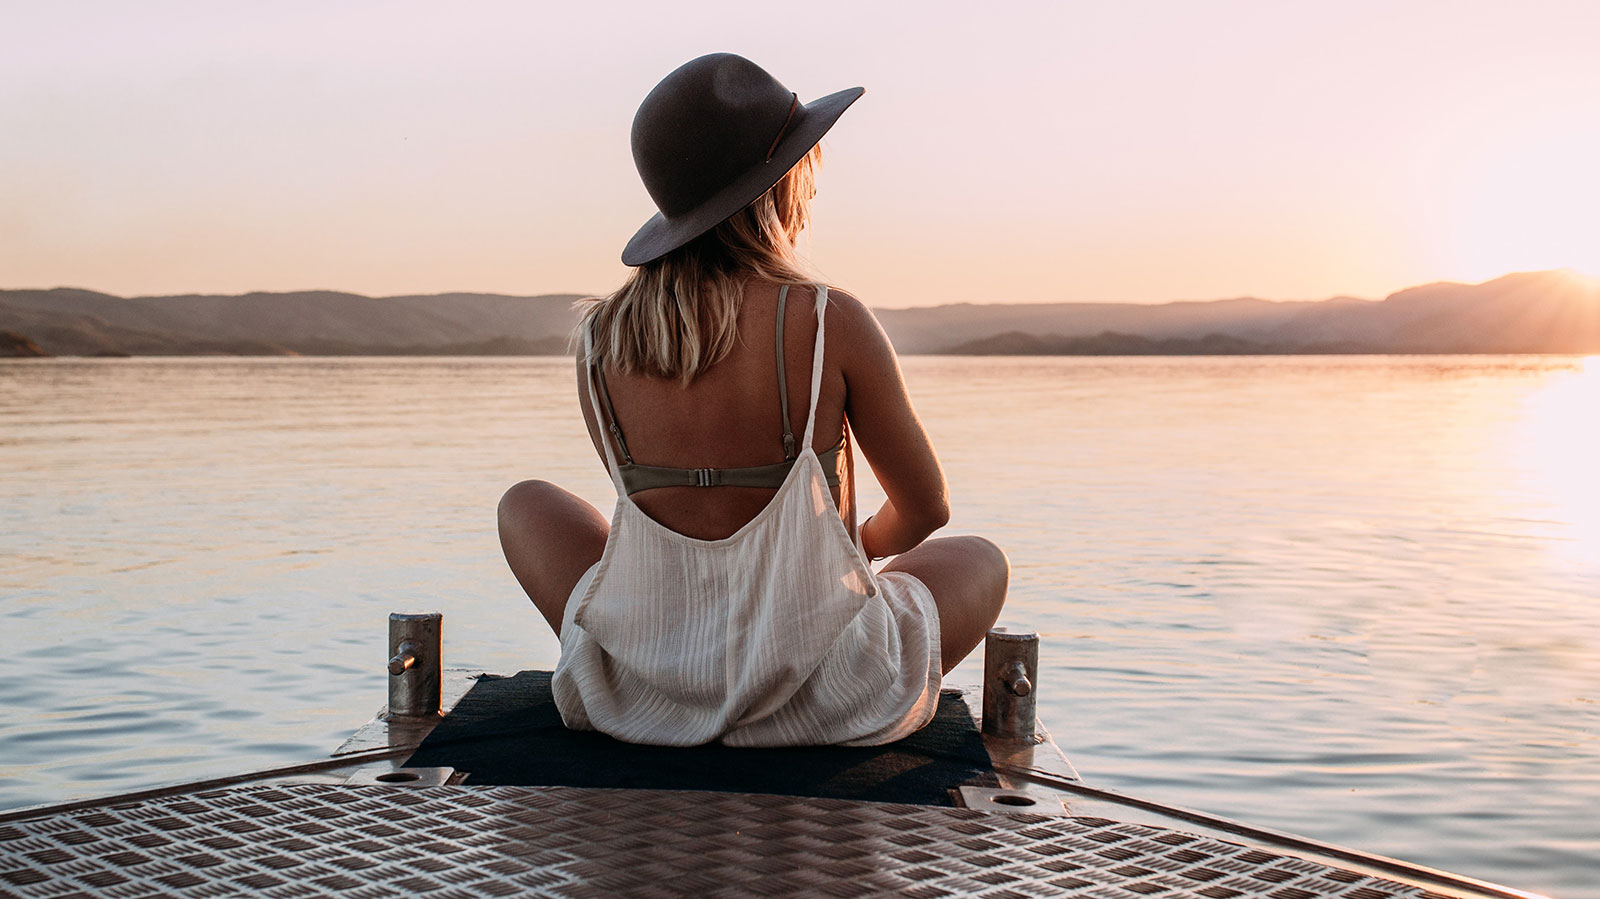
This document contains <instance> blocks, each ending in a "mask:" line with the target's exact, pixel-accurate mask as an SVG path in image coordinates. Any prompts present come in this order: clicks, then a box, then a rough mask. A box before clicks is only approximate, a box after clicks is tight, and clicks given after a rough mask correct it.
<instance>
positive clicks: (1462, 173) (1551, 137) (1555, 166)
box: [1437, 127, 1600, 279]
mask: <svg viewBox="0 0 1600 899" xmlns="http://www.w3.org/2000/svg"><path fill="white" fill-rule="evenodd" d="M1503 133H1507V134H1508V137H1507V138H1506V139H1505V140H1503V141H1498V142H1492V143H1488V144H1487V145H1485V146H1484V147H1483V148H1482V149H1481V150H1479V152H1477V153H1472V154H1464V155H1463V157H1461V158H1459V160H1458V162H1457V164H1456V165H1454V166H1451V169H1452V171H1451V176H1450V178H1449V180H1450V182H1451V183H1448V184H1447V185H1445V194H1446V199H1445V200H1444V203H1443V206H1442V210H1441V211H1442V212H1443V213H1444V215H1443V216H1441V220H1440V221H1439V222H1438V223H1437V228H1438V239H1439V240H1440V241H1441V242H1442V247H1441V249H1442V251H1443V255H1445V256H1446V257H1447V258H1446V260H1445V261H1446V262H1447V264H1448V265H1449V266H1450V267H1451V268H1452V269H1453V270H1455V271H1459V272H1461V273H1462V274H1464V275H1468V276H1471V277H1474V278H1484V279H1486V278H1492V277H1496V276H1498V275H1501V274H1504V273H1505V272H1510V271H1532V270H1537V269H1554V268H1574V269H1578V270H1580V271H1583V272H1588V273H1590V274H1596V273H1600V216H1597V215H1596V214H1595V210H1596V209H1600V162H1597V161H1596V160H1600V128H1594V127H1586V128H1583V129H1575V128H1564V129H1555V130H1546V131H1544V132H1543V133H1539V132H1537V131H1532V130H1531V129H1530V130H1522V129H1506V130H1505V132H1503ZM1530 135H1532V136H1530Z"/></svg>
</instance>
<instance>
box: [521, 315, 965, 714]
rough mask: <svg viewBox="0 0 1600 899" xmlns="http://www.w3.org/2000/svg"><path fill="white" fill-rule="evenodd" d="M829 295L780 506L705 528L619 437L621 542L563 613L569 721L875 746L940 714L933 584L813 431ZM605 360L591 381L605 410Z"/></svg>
mask: <svg viewBox="0 0 1600 899" xmlns="http://www.w3.org/2000/svg"><path fill="white" fill-rule="evenodd" d="M816 294H817V300H816V316H817V339H816V349H815V352H814V355H813V359H812V371H811V400H810V405H809V407H808V411H807V415H806V430H805V436H804V438H802V440H801V443H800V447H801V449H800V452H799V454H798V456H797V458H796V460H795V463H794V466H793V468H791V469H790V471H789V473H788V475H787V478H786V479H785V480H784V482H783V484H782V486H781V487H779V488H778V491H777V493H776V494H775V495H774V496H773V497H772V499H771V501H770V502H769V503H768V504H767V506H766V507H765V508H764V509H762V510H761V512H760V513H759V514H757V515H756V517H755V518H753V519H751V520H750V521H749V522H748V523H746V524H745V525H744V527H741V528H740V529H739V530H738V531H737V532H735V533H734V534H733V535H732V536H730V537H727V538H724V539H721V540H697V539H694V538H691V537H686V536H684V535H682V534H679V533H677V532H676V531H673V530H671V529H670V528H667V527H665V526H663V525H662V524H660V523H658V522H656V521H655V520H654V519H652V518H650V517H649V516H647V515H645V514H644V512H643V511H641V510H640V509H639V507H638V506H637V505H635V504H634V503H633V501H632V500H631V499H630V498H629V497H628V495H627V491H626V490H625V489H624V487H623V483H622V478H621V476H620V474H619V472H618V462H617V457H616V453H615V451H614V450H613V448H612V445H611V442H610V441H606V440H603V441H602V442H603V443H604V444H605V450H606V466H607V468H608V469H609V471H610V472H611V477H612V481H613V482H614V483H615V484H616V487H617V504H616V510H615V512H614V513H613V514H612V518H611V533H610V536H608V537H607V539H606V546H605V551H604V552H603V553H602V555H601V557H600V561H599V562H597V563H595V565H594V566H593V567H591V568H590V569H589V570H588V572H586V573H585V574H584V576H583V578H582V579H581V580H579V582H578V584H577V586H576V587H574V588H573V591H572V595H571V597H570V598H569V599H568V601H567V607H566V612H565V614H564V616H563V620H562V626H561V660H560V662H559V663H558V664H557V665H556V670H555V675H554V677H553V679H552V683H551V686H552V689H553V691H554V694H555V702H556V707H557V708H558V709H559V710H560V712H561V717H562V720H563V721H564V722H565V723H566V725H567V726H568V727H570V728H573V729H575V730H598V731H601V732H604V733H606V734H609V735H611V736H613V737H616V738H617V739H619V740H624V741H627V742H630V743H647V744H654V745H663V746H695V745H699V744H702V743H709V742H712V741H720V742H722V743H724V744H726V745H729V746H799V745H823V744H842V745H858V746H870V745H877V744H881V743H888V742H891V741H893V740H897V739H900V738H901V737H904V736H906V735H908V734H910V733H913V732H914V731H916V730H918V729H919V728H921V727H922V726H923V725H925V724H927V723H928V721H929V720H930V719H931V718H932V717H933V713H934V711H935V709H936V707H937V705H938V697H939V686H940V680H941V676H940V658H939V616H938V610H937V608H936V607H935V606H934V602H933V595H932V594H931V593H930V592H929V591H928V588H927V586H926V585H924V584H923V583H922V582H921V581H919V580H917V579H916V578H915V577H912V576H911V575H909V574H906V573H904V572H886V573H882V574H875V573H874V572H873V571H872V569H871V568H870V567H869V566H868V564H867V560H866V557H865V556H864V555H863V554H862V552H861V548H860V546H859V545H858V544H857V543H856V542H855V541H854V540H853V539H852V538H851V536H850V534H849V533H848V532H847V529H846V528H845V525H844V522H843V521H842V520H841V519H840V517H839V510H838V509H837V507H836V506H835V505H834V502H833V496H832V494H831V493H830V492H829V490H828V485H827V481H826V477H825V474H824V471H823V468H822V464H821V462H820V461H819V460H818V458H817V453H816V450H815V449H813V447H812V445H811V441H812V437H813V432H814V430H815V427H816V411H817V396H818V394H819V392H820V390H821V386H822V358H823V319H824V316H825V314H826V311H827V303H828V299H827V297H828V294H827V288H826V287H825V286H823V285H817V288H816ZM592 372H593V369H592V368H591V376H590V382H589V395H590V399H591V401H592V402H594V404H595V416H596V420H598V421H601V422H604V421H605V418H604V417H603V414H602V410H601V408H600V405H599V400H598V398H597V395H596V385H595V381H594V376H593V374H592ZM603 430H604V427H603V426H602V431H603Z"/></svg>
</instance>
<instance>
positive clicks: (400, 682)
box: [389, 612, 444, 717]
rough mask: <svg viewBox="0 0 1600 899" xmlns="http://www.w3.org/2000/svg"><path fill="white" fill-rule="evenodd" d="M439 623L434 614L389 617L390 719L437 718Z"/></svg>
mask: <svg viewBox="0 0 1600 899" xmlns="http://www.w3.org/2000/svg"><path fill="white" fill-rule="evenodd" d="M443 623H444V616H443V615H441V614H439V613H438V612H409V613H408V612H391V613H389V714H390V715H391V716H394V715H401V716H406V717H423V716H427V715H437V714H439V681H440V675H441V669H442V667H443V660H442V652H441V646H440V643H441V635H442V632H443Z"/></svg>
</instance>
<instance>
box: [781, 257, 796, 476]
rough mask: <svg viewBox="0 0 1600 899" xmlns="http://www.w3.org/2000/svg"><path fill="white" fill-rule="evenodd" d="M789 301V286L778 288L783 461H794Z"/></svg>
mask: <svg viewBox="0 0 1600 899" xmlns="http://www.w3.org/2000/svg"><path fill="white" fill-rule="evenodd" d="M788 300H789V285H787V284H785V285H783V286H782V287H780V288H778V328H777V331H778V402H779V403H780V404H782V407H783V461H785V462H792V461H794V457H795V455H796V453H795V447H794V430H793V429H792V428H790V427H789V377H788V374H787V373H786V369H787V368H788V366H787V365H785V364H784V362H783V318H784V315H783V310H784V307H785V304H786V303H787V302H788Z"/></svg>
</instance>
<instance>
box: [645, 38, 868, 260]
mask: <svg viewBox="0 0 1600 899" xmlns="http://www.w3.org/2000/svg"><path fill="white" fill-rule="evenodd" d="M864 93H866V90H865V89H864V88H859V87H852V88H850V89H848V90H842V91H839V92H838V93H834V94H829V95H827V96H826V97H823V98H821V99H819V100H813V101H812V102H810V103H801V102H800V98H799V96H798V95H797V94H795V93H794V92H793V91H791V90H789V89H788V88H787V87H784V86H783V84H782V83H780V82H779V81H778V79H776V78H774V77H772V76H771V75H769V74H767V73H766V71H765V70H764V69H762V68H761V67H760V66H758V65H756V64H755V63H753V62H751V61H750V60H748V59H745V58H744V57H742V56H735V55H734V54H732V53H712V54H710V55H708V56H702V57H700V58H699V59H693V60H690V61H689V62H686V63H684V64H683V65H682V66H679V67H678V68H677V69H675V70H674V71H673V72H672V74H670V75H668V76H667V77H665V78H663V79H661V83H660V84H658V85H656V86H655V89H654V90H652V91H651V92H650V94H649V95H648V96H646V97H645V98H644V102H643V103H641V104H640V105H639V112H638V113H637V114H635V115H634V117H633V134H632V143H633V162H634V165H635V166H636V167H637V168H638V169H639V177H640V178H641V179H643V180H644V186H645V190H647V191H649V192H650V198H651V199H652V200H654V201H655V204H656V208H657V209H659V210H660V211H659V212H657V213H656V214H655V215H654V216H652V217H651V219H650V220H649V221H648V222H645V223H644V227H643V228H640V229H639V231H638V233H636V234H634V235H633V239H632V240H630V241H628V246H627V247H626V248H624V249H623V251H622V261H623V262H624V263H625V264H627V265H643V264H644V263H646V262H650V261H651V260H654V259H659V258H660V257H662V256H664V255H666V254H667V253H670V252H672V251H673V250H676V249H678V248H679V247H681V246H683V245H684V244H686V243H688V242H689V241H691V240H694V239H695V238H696V237H699V236H700V235H702V234H704V233H706V232H707V231H710V230H711V229H712V228H715V227H716V226H717V225H719V224H721V223H722V222H724V221H726V220H727V219H728V218H730V217H731V216H732V215H733V214H734V213H736V212H738V211H739V210H741V209H743V208H744V207H746V206H748V205H750V204H751V203H752V202H754V201H755V200H756V199H757V198H759V197H760V196H761V195H762V194H764V193H766V192H767V190H768V189H770V188H771V187H772V186H773V185H774V184H777V183H778V181H779V180H780V179H782V178H783V176H784V175H785V174H787V173H788V171H789V170H790V169H792V168H794V166H795V163H797V162H799V161H800V160H801V159H802V158H803V157H804V156H805V155H806V154H807V153H809V152H810V151H811V148H812V147H814V146H816V145H817V141H819V140H821V139H822V136H823V135H824V134H826V133H827V132H828V129H829V128H832V127H833V123H834V122H836V121H838V119H839V116H840V115H842V114H843V113H844V111H845V110H846V109H848V108H849V106H850V104H851V103H854V102H855V101H856V98H857V97H860V96H861V95H862V94H864Z"/></svg>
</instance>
